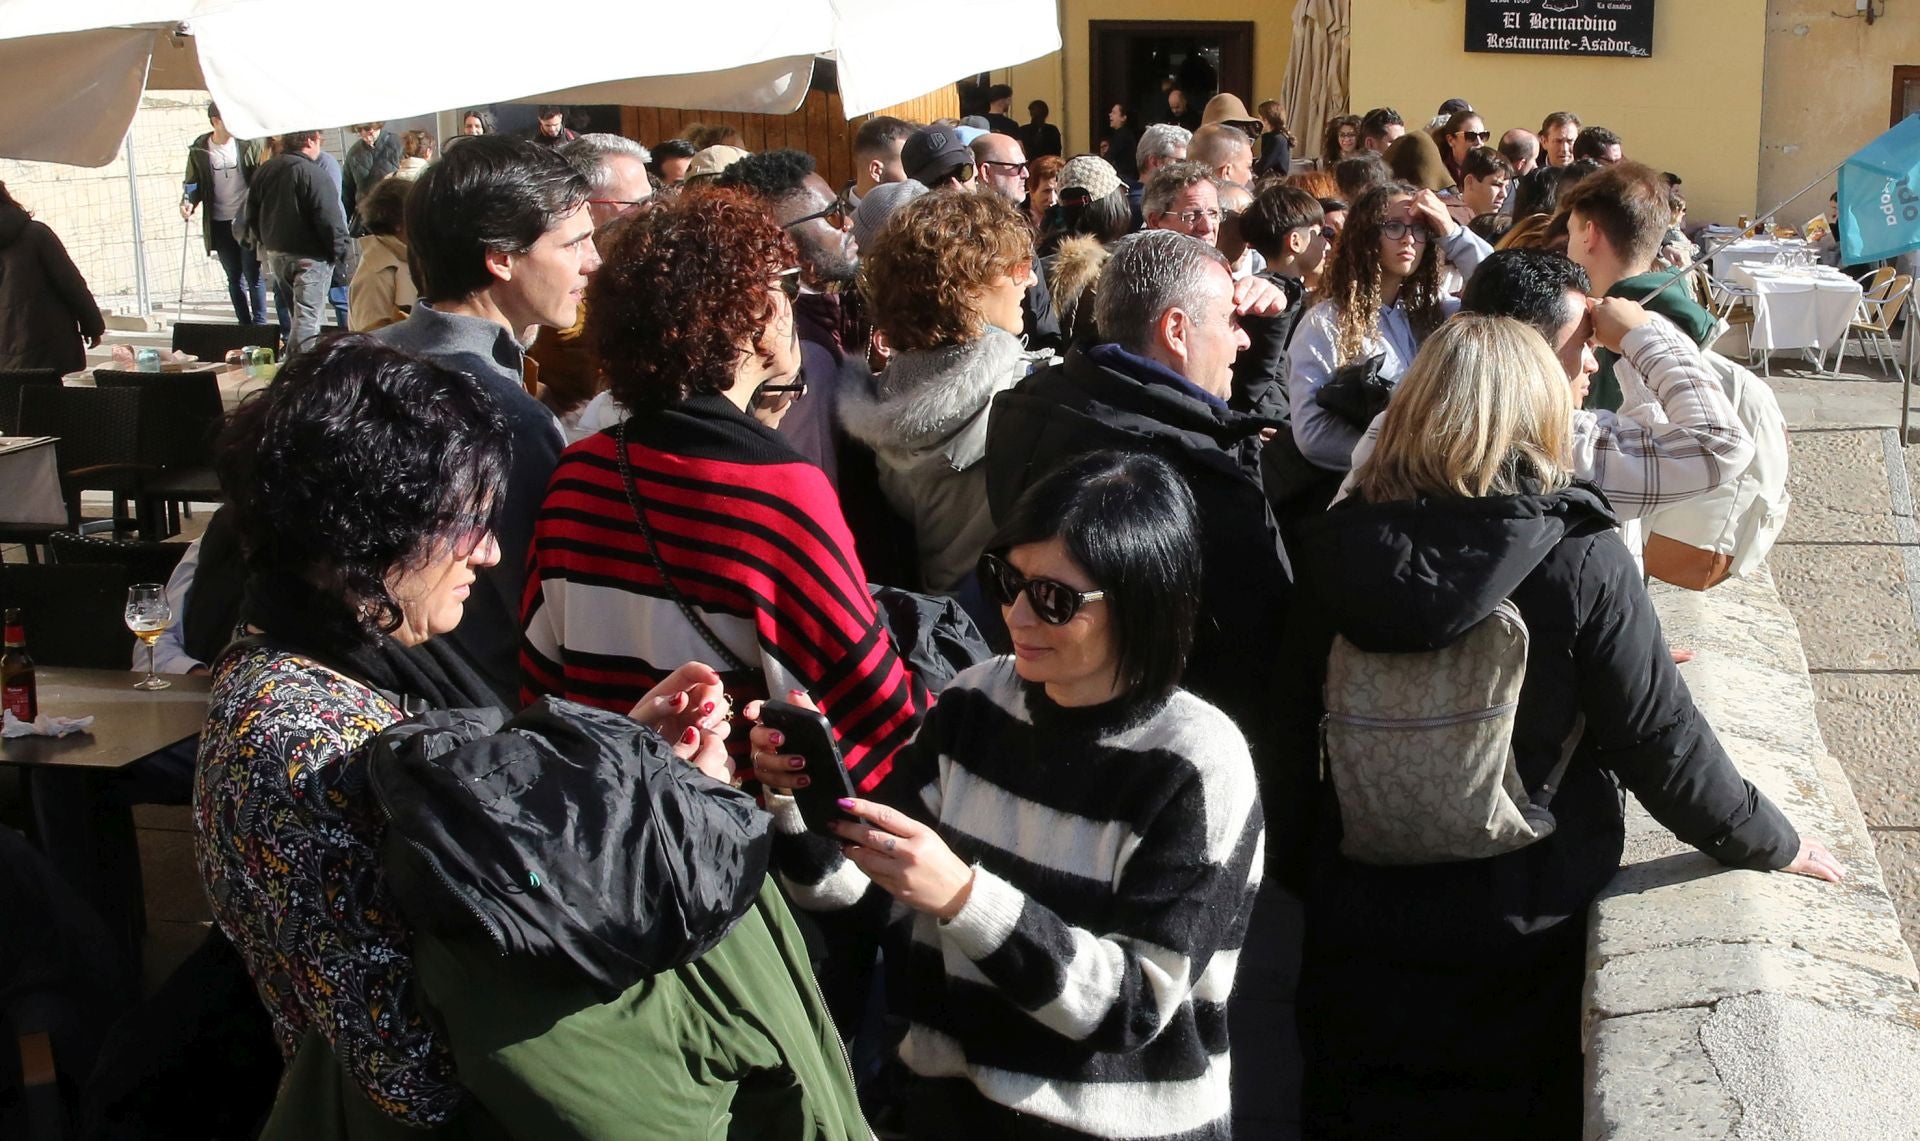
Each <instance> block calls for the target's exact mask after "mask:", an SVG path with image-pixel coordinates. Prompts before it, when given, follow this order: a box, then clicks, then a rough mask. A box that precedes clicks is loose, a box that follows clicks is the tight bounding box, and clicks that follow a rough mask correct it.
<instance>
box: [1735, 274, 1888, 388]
mask: <svg viewBox="0 0 1920 1141" xmlns="http://www.w3.org/2000/svg"><path fill="white" fill-rule="evenodd" d="M1729 278H1730V280H1732V281H1733V282H1734V283H1736V284H1738V285H1744V286H1747V287H1749V288H1751V289H1752V290H1753V328H1752V329H1751V330H1750V331H1749V332H1748V334H1747V336H1748V342H1747V343H1748V344H1749V345H1750V346H1752V347H1753V348H1756V349H1813V350H1814V351H1815V352H1816V353H1818V354H1819V356H1820V358H1821V361H1820V364H1821V367H1823V368H1824V367H1825V366H1826V360H1825V357H1826V354H1827V352H1828V350H1830V349H1833V348H1834V347H1836V346H1838V345H1839V344H1840V342H1841V341H1842V340H1843V339H1845V337H1846V335H1847V326H1848V325H1849V324H1851V323H1852V322H1853V319H1854V316H1855V315H1856V314H1857V313H1858V312H1859V310H1860V296H1861V289H1860V283H1859V282H1858V281H1855V280H1854V279H1853V278H1851V277H1848V276H1847V275H1846V274H1844V273H1841V272H1840V271H1839V270H1836V269H1830V268H1828V267H1826V266H1812V267H1796V268H1792V269H1789V268H1786V267H1784V266H1773V265H1765V264H1758V263H1751V262H1749V263H1744V264H1736V265H1735V266H1734V267H1733V271H1732V273H1731V274H1730V275H1729Z"/></svg>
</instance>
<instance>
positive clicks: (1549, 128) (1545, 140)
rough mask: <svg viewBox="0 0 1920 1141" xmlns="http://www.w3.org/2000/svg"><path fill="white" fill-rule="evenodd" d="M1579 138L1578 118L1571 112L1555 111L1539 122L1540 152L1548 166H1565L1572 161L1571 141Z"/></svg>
mask: <svg viewBox="0 0 1920 1141" xmlns="http://www.w3.org/2000/svg"><path fill="white" fill-rule="evenodd" d="M1579 137H1580V116H1578V115H1576V114H1574V113H1573V112H1571V111H1555V112H1554V113H1553V114H1551V115H1548V116H1547V117H1546V118H1545V119H1542V120H1541V121H1540V150H1541V153H1542V156H1543V157H1544V158H1545V160H1546V164H1547V165H1548V166H1565V165H1567V164H1568V163H1570V162H1572V161H1573V140H1575V139H1577V138H1579Z"/></svg>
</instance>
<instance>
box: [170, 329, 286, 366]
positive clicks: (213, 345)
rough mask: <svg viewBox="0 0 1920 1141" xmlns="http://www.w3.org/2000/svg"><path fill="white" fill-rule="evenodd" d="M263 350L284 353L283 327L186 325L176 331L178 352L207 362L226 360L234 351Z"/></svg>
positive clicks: (174, 345)
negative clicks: (282, 350)
mask: <svg viewBox="0 0 1920 1141" xmlns="http://www.w3.org/2000/svg"><path fill="white" fill-rule="evenodd" d="M255 346H262V347H265V348H269V349H272V350H274V351H275V352H279V351H280V326H278V325H229V324H226V323H224V322H207V321H182V322H180V323H179V324H177V325H175V326H174V327H173V347H174V350H175V351H176V352H182V353H192V354H193V355H194V356H196V357H199V358H200V359H201V360H203V361H219V360H225V359H226V357H227V354H228V353H229V352H232V351H233V350H234V349H247V348H253V347H255Z"/></svg>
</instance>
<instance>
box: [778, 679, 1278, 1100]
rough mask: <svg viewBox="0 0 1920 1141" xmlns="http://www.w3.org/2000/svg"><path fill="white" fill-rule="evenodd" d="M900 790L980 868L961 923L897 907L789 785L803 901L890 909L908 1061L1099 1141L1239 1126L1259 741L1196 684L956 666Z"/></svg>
mask: <svg viewBox="0 0 1920 1141" xmlns="http://www.w3.org/2000/svg"><path fill="white" fill-rule="evenodd" d="M886 789H887V790H888V792H889V793H890V795H887V796H886V799H888V800H889V801H890V802H891V803H893V804H894V805H895V806H896V807H899V808H901V809H902V810H904V811H907V812H910V813H911V814H913V815H914V816H916V817H918V818H920V819H922V820H924V821H926V822H928V823H931V824H933V825H935V826H936V827H937V828H938V830H939V832H940V835H941V837H942V838H943V839H944V840H945V841H946V842H947V844H948V845H949V846H950V847H951V848H952V849H953V850H954V852H955V853H956V854H958V855H959V856H960V857H961V858H962V859H964V860H966V861H968V862H969V863H971V864H973V865H974V866H975V868H976V872H975V877H974V883H973V889H972V892H971V894H970V895H969V896H968V899H967V903H966V906H965V907H963V908H962V909H961V911H960V913H959V914H958V915H957V916H955V917H954V918H953V920H952V921H951V922H947V923H942V922H940V921H939V920H938V919H936V918H935V917H933V916H931V915H928V914H926V913H924V912H918V911H913V910H911V909H909V908H907V907H906V906H905V905H903V904H899V903H896V902H894V901H893V900H892V898H891V897H890V896H888V895H887V894H886V893H885V892H884V891H883V890H881V889H880V888H879V887H877V886H875V885H874V884H872V883H871V882H870V881H869V880H867V878H866V877H865V875H864V874H862V873H861V871H860V870H859V868H857V867H856V866H855V865H854V864H853V863H851V862H850V861H848V860H846V859H845V858H844V857H843V856H841V855H840V852H839V849H838V847H837V846H836V845H834V844H832V843H830V842H827V841H824V840H821V839H820V838H818V837H814V836H809V835H807V834H806V833H805V832H804V831H803V830H802V825H801V822H800V817H799V813H798V810H797V809H795V808H794V806H793V803H792V801H791V800H788V799H786V798H784V797H779V798H775V799H776V801H778V803H777V804H776V806H775V813H776V815H777V816H778V817H779V823H780V829H781V838H780V842H779V845H778V847H777V848H776V853H777V855H776V858H777V859H778V861H779V865H780V870H781V873H782V876H783V878H784V879H785V881H786V884H787V888H788V890H789V892H790V893H791V894H792V896H793V898H794V899H795V901H796V902H798V903H799V904H800V905H801V906H803V907H806V908H809V909H812V910H818V911H835V910H845V909H853V910H855V911H856V912H865V913H867V915H868V917H869V918H871V919H872V920H874V921H882V920H884V921H885V922H886V923H887V924H888V925H889V927H890V929H891V931H890V933H891V935H892V936H894V937H895V938H896V939H897V940H898V941H899V943H898V948H899V949H898V950H897V951H896V954H898V955H899V956H900V957H899V958H896V959H895V962H896V963H898V964H901V965H900V968H899V970H900V973H899V974H898V975H897V976H896V977H895V978H894V980H893V982H894V987H893V990H894V992H895V993H896V994H899V995H901V996H902V997H901V998H900V999H899V1000H898V1001H900V1002H901V1003H903V1004H904V1005H905V1007H906V1009H904V1010H901V1011H899V1012H898V1013H900V1014H902V1015H904V1016H905V1017H906V1019H907V1021H908V1022H909V1027H910V1028H909V1030H908V1032H907V1035H906V1038H905V1040H904V1041H903V1042H902V1043H901V1047H900V1056H901V1060H902V1061H903V1062H905V1063H906V1065H907V1066H908V1067H909V1068H910V1069H911V1070H913V1072H915V1073H916V1074H920V1075H922V1076H924V1077H930V1078H962V1079H965V1080H968V1081H971V1082H972V1083H973V1085H974V1087H975V1088H977V1089H978V1090H979V1091H980V1092H981V1094H983V1095H984V1096H985V1097H986V1098H987V1099H989V1100H991V1101H993V1102H996V1103H998V1104H1000V1105H1003V1106H1007V1107H1010V1108H1013V1109H1017V1110H1019V1111H1020V1112H1022V1113H1028V1114H1033V1115H1035V1116H1038V1117H1040V1118H1043V1119H1045V1120H1047V1121H1049V1122H1052V1123H1054V1124H1057V1125H1060V1126H1065V1127H1067V1128H1070V1129H1074V1130H1078V1131H1080V1132H1083V1133H1085V1134H1088V1135H1090V1136H1095V1137H1139V1138H1145V1137H1180V1138H1213V1137H1226V1136H1228V1135H1229V1132H1230V1114H1229V1109H1230V1100H1229V1096H1228V1072H1229V1069H1228V1051H1227V995H1228V992H1229V991H1230V990H1231V988H1232V985H1233V975H1234V968H1235V965H1236V963H1237V959H1238V954H1239V948H1240V941H1241V937H1242V936H1243V934H1244V933H1245V931H1246V924H1247V916H1248V914H1249V911H1250V909H1251V907H1252V903H1253V896H1254V890H1255V888H1256V887H1257V886H1258V883H1259V876H1260V869H1261V866H1262V857H1261V852H1260V848H1261V844H1262V825H1261V819H1262V818H1261V812H1260V797H1259V793H1258V791H1257V789H1256V786H1255V783H1254V772H1253V763H1252V761H1251V759H1250V758H1249V756H1248V753H1247V746H1246V742H1245V740H1244V739H1243V738H1242V737H1241V735H1240V732H1239V730H1237V729H1236V728H1235V727H1234V725H1233V723H1232V722H1231V721H1229V720H1228V719H1227V717H1226V715H1225V714H1223V713H1221V712H1220V711H1219V710H1217V709H1215V708H1214V707H1213V706H1211V705H1208V704H1207V703H1206V702H1204V701H1202V700H1200V699H1199V698H1197V697H1194V696H1193V695H1191V694H1189V693H1186V692H1184V691H1175V692H1174V694H1173V695H1172V696H1171V697H1170V698H1168V699H1167V700H1166V701H1164V702H1161V703H1157V704H1152V705H1146V704H1142V703H1133V704H1131V705H1129V704H1127V703H1125V702H1115V703H1111V704H1109V705H1104V706H1098V707H1093V708H1081V709H1066V708H1062V707H1060V706H1058V705H1055V704H1054V703H1053V702H1051V701H1049V700H1048V699H1047V697H1046V695H1045V693H1044V691H1043V690H1042V689H1041V688H1040V687H1038V686H1033V685H1029V684H1027V683H1025V682H1023V681H1021V680H1020V679H1019V677H1018V676H1017V675H1016V674H1015V673H1014V670H1013V664H1012V659H1010V658H1003V659H1000V660H998V661H993V662H986V663H983V664H981V665H978V666H975V667H973V668H972V669H969V670H967V671H966V672H964V673H962V674H961V675H960V676H959V677H957V678H955V679H954V681H953V682H952V684H951V685H950V686H948V688H947V689H946V690H945V691H944V692H943V693H942V694H941V696H940V700H939V703H938V704H937V705H935V706H934V708H933V711H932V712H931V713H929V714H928V715H927V719H926V721H925V723H924V724H923V725H922V726H921V728H920V733H919V735H918V736H917V737H916V738H915V739H914V741H913V743H912V744H910V745H908V746H907V747H906V748H904V749H903V750H901V752H900V753H898V754H896V756H895V761H894V772H893V776H892V777H891V778H890V779H889V781H888V783H887V786H886Z"/></svg>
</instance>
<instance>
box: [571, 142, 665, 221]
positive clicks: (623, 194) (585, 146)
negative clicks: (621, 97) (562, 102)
mask: <svg viewBox="0 0 1920 1141" xmlns="http://www.w3.org/2000/svg"><path fill="white" fill-rule="evenodd" d="M559 149H560V157H562V158H564V159H566V160H567V161H568V162H570V163H572V164H573V167H574V169H575V170H578V171H579V172H580V173H581V174H582V175H584V176H586V179H587V185H588V186H589V187H591V188H592V193H593V197H591V198H589V199H587V213H588V215H589V216H590V217H592V219H593V228H594V229H596V230H598V229H600V228H601V227H603V226H605V225H606V224H607V223H608V222H611V221H613V220H614V219H615V218H618V217H620V216H621V215H623V214H628V213H631V212H632V211H634V210H638V209H639V208H640V207H642V206H644V205H646V203H647V200H648V199H649V198H652V197H653V182H652V180H650V179H649V178H648V177H647V164H648V163H650V162H652V161H653V156H652V155H650V154H648V153H647V148H645V147H643V146H641V145H640V144H639V143H636V142H634V141H633V140H632V139H629V138H626V137H625V136H623V135H609V134H605V133H595V134H590V135H581V136H580V137H579V138H576V139H572V140H569V141H568V142H565V143H562V144H561V145H560V148H559Z"/></svg>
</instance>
